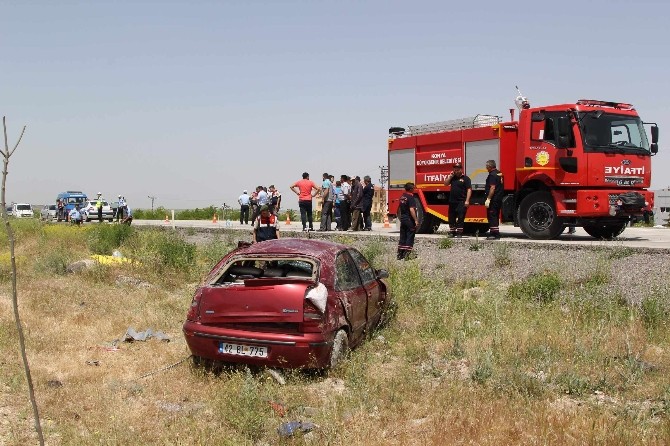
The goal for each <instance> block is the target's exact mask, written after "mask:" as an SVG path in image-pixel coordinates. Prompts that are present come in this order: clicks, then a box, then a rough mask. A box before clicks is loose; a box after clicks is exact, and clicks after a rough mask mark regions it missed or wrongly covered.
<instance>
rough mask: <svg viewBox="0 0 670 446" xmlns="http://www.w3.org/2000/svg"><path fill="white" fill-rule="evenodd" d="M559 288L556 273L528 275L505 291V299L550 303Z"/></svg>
mask: <svg viewBox="0 0 670 446" xmlns="http://www.w3.org/2000/svg"><path fill="white" fill-rule="evenodd" d="M561 286H562V281H561V278H560V276H559V275H558V273H556V272H553V271H545V272H542V273H540V274H533V275H530V276H528V277H527V278H526V279H524V280H522V281H519V282H515V283H513V284H512V285H510V287H509V288H508V290H507V297H509V298H511V299H520V300H532V301H536V302H540V303H547V302H552V301H553V300H554V299H555V298H556V295H557V294H558V292H559V291H560V289H561Z"/></svg>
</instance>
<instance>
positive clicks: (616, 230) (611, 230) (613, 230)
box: [584, 222, 626, 240]
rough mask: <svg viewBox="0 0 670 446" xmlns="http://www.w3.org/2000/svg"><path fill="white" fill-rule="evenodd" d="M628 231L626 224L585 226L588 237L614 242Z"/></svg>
mask: <svg viewBox="0 0 670 446" xmlns="http://www.w3.org/2000/svg"><path fill="white" fill-rule="evenodd" d="M624 229H626V223H625V222H624V223H611V224H594V225H584V230H585V231H586V233H587V234H588V235H590V236H591V237H594V238H597V239H605V240H612V239H613V238H616V237H618V236H619V235H621V233H622V232H623V231H624Z"/></svg>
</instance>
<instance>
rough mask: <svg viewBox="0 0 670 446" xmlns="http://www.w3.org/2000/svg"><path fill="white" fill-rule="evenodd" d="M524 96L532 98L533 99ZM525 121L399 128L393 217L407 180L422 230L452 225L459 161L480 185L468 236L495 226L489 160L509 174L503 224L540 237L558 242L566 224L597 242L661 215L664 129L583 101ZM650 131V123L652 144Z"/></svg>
mask: <svg viewBox="0 0 670 446" xmlns="http://www.w3.org/2000/svg"><path fill="white" fill-rule="evenodd" d="M524 99H525V98H524ZM518 105H520V106H519V110H520V113H519V120H518V121H516V120H515V119H514V109H510V120H509V121H503V120H502V118H501V117H498V116H492V115H477V116H474V117H469V118H463V119H457V120H453V121H445V122H438V123H431V124H424V125H417V126H409V127H408V128H407V129H405V128H402V127H391V128H390V129H389V139H388V166H389V193H388V209H389V215H390V216H391V217H394V216H396V215H397V209H398V200H399V198H400V196H401V195H402V193H403V186H404V184H405V183H406V182H413V183H415V185H416V192H415V194H416V197H417V203H418V208H417V213H418V216H419V228H418V232H419V233H433V232H435V231H436V230H437V229H438V228H439V226H440V224H442V223H447V222H448V217H447V215H448V203H449V192H450V187H448V186H444V181H445V179H446V177H447V175H448V174H449V173H450V172H451V171H452V168H453V165H454V164H456V163H462V164H463V170H464V172H465V174H466V175H468V176H469V177H470V179H471V180H472V189H473V191H472V198H471V200H470V207H469V209H468V212H467V215H466V220H465V222H466V228H465V230H466V232H467V231H470V232H475V231H479V232H484V231H485V230H486V229H487V224H486V222H487V219H486V209H485V207H484V200H485V197H484V185H485V181H486V177H487V175H488V172H487V170H486V169H485V163H486V161H487V160H493V161H495V162H496V164H497V168H498V170H500V171H501V172H502V174H503V184H504V191H505V195H504V199H503V205H502V210H501V220H502V221H503V222H513V223H514V225H515V226H520V227H521V229H522V231H523V232H524V234H526V236H528V237H529V238H533V239H553V238H556V237H558V236H559V235H560V234H561V233H562V232H563V231H564V229H565V227H566V226H572V225H574V226H582V227H583V228H584V230H585V231H586V232H587V233H588V234H590V235H591V236H593V237H596V238H606V239H611V238H613V237H616V236H618V235H619V234H621V233H622V232H623V231H624V229H625V227H626V225H627V223H628V222H629V220H630V219H631V217H633V216H641V215H642V214H643V213H644V212H645V211H650V210H651V209H652V208H653V204H654V196H653V192H651V191H649V190H647V189H648V188H649V186H650V181H651V156H652V155H654V154H656V153H657V152H658V126H657V125H656V124H654V123H643V122H642V120H641V119H640V117H639V116H638V114H637V112H636V111H635V109H634V108H633V107H632V106H631V105H630V104H624V103H619V102H609V101H597V100H584V99H582V100H579V101H577V102H576V103H573V104H561V105H552V106H545V107H535V108H531V107H530V105H529V104H528V102H527V101H524V102H523V104H518ZM644 124H648V126H649V129H650V133H651V142H650V141H649V140H648V139H647V133H646V129H645V126H644Z"/></svg>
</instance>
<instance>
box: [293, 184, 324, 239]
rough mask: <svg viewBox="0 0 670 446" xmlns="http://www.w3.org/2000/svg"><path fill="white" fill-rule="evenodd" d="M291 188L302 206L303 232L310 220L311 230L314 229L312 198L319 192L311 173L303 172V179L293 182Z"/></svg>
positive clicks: (300, 206)
mask: <svg viewBox="0 0 670 446" xmlns="http://www.w3.org/2000/svg"><path fill="white" fill-rule="evenodd" d="M290 189H291V190H292V191H293V193H294V194H296V195H297V196H298V207H299V208H300V221H301V222H302V230H303V232H305V231H307V222H309V230H310V231H313V230H314V225H313V223H312V198H314V197H315V196H316V194H317V193H318V192H319V188H317V187H316V184H314V181H312V180H310V179H309V174H308V173H307V172H303V174H302V180H298V181H296V182H295V183H293V184H291V187H290Z"/></svg>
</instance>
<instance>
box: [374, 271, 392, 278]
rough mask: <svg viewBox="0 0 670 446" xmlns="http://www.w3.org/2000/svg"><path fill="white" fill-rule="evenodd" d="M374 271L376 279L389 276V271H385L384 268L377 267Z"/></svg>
mask: <svg viewBox="0 0 670 446" xmlns="http://www.w3.org/2000/svg"><path fill="white" fill-rule="evenodd" d="M376 272H377V279H386V278H387V277H388V276H389V272H388V271H386V270H385V269H378V270H377V271H376Z"/></svg>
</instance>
